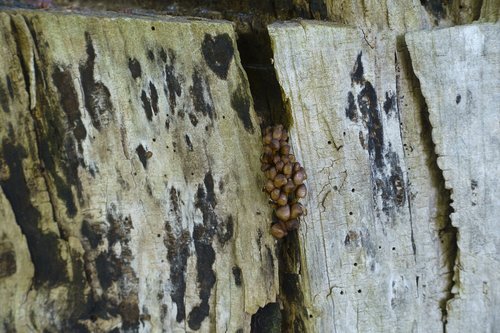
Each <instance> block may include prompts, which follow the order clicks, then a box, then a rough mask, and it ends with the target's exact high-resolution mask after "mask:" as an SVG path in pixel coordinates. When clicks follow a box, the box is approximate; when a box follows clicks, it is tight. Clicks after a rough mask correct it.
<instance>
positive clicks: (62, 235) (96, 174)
mask: <svg viewBox="0 0 500 333" xmlns="http://www.w3.org/2000/svg"><path fill="white" fill-rule="evenodd" d="M0 30H1V31H5V34H0V45H2V46H5V47H0V96H1V98H0V108H1V109H2V110H0V123H1V124H5V126H0V139H1V145H0V186H1V187H0V221H2V223H0V268H1V273H0V318H1V319H0V327H3V328H4V329H5V330H8V331H20V332H24V331H32V330H36V331H50V332H52V331H53V332H75V331H78V332H137V331H148V332H157V331H167V332H170V331H179V330H181V331H182V330H185V329H186V327H187V328H188V329H190V330H193V331H200V332H205V331H209V330H210V331H211V330H213V331H215V332H225V331H229V332H236V331H238V330H240V331H241V330H243V332H245V331H248V329H249V328H250V326H251V315H252V314H253V313H255V312H256V311H257V309H258V308H259V307H261V306H264V305H265V304H267V303H270V302H275V301H276V294H277V290H278V279H277V271H276V269H274V268H275V267H276V266H277V264H276V257H275V255H274V251H272V250H271V249H272V248H273V246H274V241H273V239H272V237H271V235H269V234H263V235H261V236H260V241H261V244H260V245H261V246H260V247H256V246H255V242H254V240H255V239H256V237H257V234H258V230H259V229H260V230H262V229H264V228H265V227H266V226H267V225H268V220H267V219H266V218H265V216H267V215H268V213H269V212H264V211H263V209H264V208H263V207H266V201H265V197H264V196H263V195H262V193H260V192H259V191H258V186H257V185H256V184H258V182H257V181H256V179H259V174H260V172H259V166H258V163H259V162H258V158H259V146H260V144H259V141H260V138H259V137H258V135H256V134H255V133H253V131H252V129H253V126H255V124H256V123H257V122H256V116H255V112H254V110H253V105H252V102H251V99H250V92H249V89H248V82H246V77H245V76H244V75H242V68H241V64H240V61H239V58H238V57H235V52H234V51H235V50H234V47H235V45H236V44H235V34H234V31H233V26H232V25H231V24H229V23H223V22H222V23H214V22H205V21H192V20H185V19H178V18H176V19H172V18H167V19H165V17H163V16H162V17H157V18H155V17H148V18H147V19H144V18H134V17H127V18H120V17H116V16H113V17H112V18H108V17H106V16H99V17H93V16H91V15H73V14H69V15H67V14H64V15H63V14H59V13H50V12H31V11H17V12H14V11H9V12H0ZM109 36H113V38H109ZM207 36H208V37H207ZM186 40H189V41H191V43H188V44H186V42H185V41H186ZM69 41H71V42H69ZM220 46H223V47H224V51H223V52H220V49H219V47H220ZM209 64H210V65H209ZM235 91H237V103H236V104H235V103H234V92H235ZM234 105H236V106H237V108H239V109H240V110H239V112H240V111H241V112H240V114H238V113H237V112H228V110H229V111H231V110H232V108H233V107H234ZM186 115H187V116H186ZM218 115H221V116H220V117H218ZM221 142H224V144H223V145H221ZM224 184H226V185H224ZM234 184H237V186H236V187H235V185H234ZM255 269H259V272H258V274H256V273H255ZM191 273H194V274H191ZM247 281H248V283H247ZM250 282H251V283H250ZM56 288H57V289H56ZM215 291H217V292H215ZM27 294H29V295H30V296H29V297H28V298H26V296H25V295H27ZM24 314H29V316H27V317H26V316H25V315H24ZM229 314H230V315H229Z"/></svg>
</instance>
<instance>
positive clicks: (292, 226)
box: [285, 219, 300, 231]
mask: <svg viewBox="0 0 500 333" xmlns="http://www.w3.org/2000/svg"><path fill="white" fill-rule="evenodd" d="M285 226H286V230H287V231H291V230H297V229H298V228H299V226H300V223H299V220H297V219H293V220H289V221H286V222H285Z"/></svg>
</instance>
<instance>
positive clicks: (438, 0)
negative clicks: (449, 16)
mask: <svg viewBox="0 0 500 333" xmlns="http://www.w3.org/2000/svg"><path fill="white" fill-rule="evenodd" d="M443 3H444V4H446V3H447V1H442V0H420V4H421V5H422V6H424V7H425V9H426V10H427V12H429V13H431V14H432V15H434V17H436V19H437V20H440V19H442V18H445V17H446V11H445V8H444V7H443Z"/></svg>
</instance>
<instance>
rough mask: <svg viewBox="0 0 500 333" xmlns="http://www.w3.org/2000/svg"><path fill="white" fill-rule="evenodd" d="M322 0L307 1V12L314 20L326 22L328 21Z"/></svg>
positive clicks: (325, 7) (324, 3)
mask: <svg viewBox="0 0 500 333" xmlns="http://www.w3.org/2000/svg"><path fill="white" fill-rule="evenodd" d="M326 3H327V2H326V1H324V0H310V1H309V11H310V12H311V16H312V17H313V18H314V19H316V20H326V19H328V9H327V5H326Z"/></svg>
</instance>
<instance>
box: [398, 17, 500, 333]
mask: <svg viewBox="0 0 500 333" xmlns="http://www.w3.org/2000/svg"><path fill="white" fill-rule="evenodd" d="M499 33H500V24H482V25H471V26H462V27H454V28H449V29H444V30H436V31H433V32H418V33H412V34H409V35H408V36H406V41H407V43H408V48H409V51H410V56H411V59H412V63H413V68H414V70H415V74H416V75H417V77H418V79H419V81H420V85H421V88H422V93H423V95H424V97H425V102H426V103H427V105H428V109H429V115H430V122H431V125H432V138H433V141H434V142H435V144H436V153H437V155H438V160H437V162H438V165H439V168H440V169H441V170H442V171H443V175H444V179H445V182H446V188H448V189H449V190H451V199H452V204H451V205H452V207H453V210H454V211H453V213H452V214H451V221H452V223H453V225H454V226H455V227H457V228H458V249H459V251H458V255H457V261H456V264H455V274H454V282H455V284H454V287H453V290H452V293H453V298H452V299H451V300H450V301H449V302H448V328H449V332H497V331H498V330H499V329H500V288H499V285H500V259H499V254H500V253H499V252H500V232H499V229H500V199H499V198H498V195H499V193H500V168H499V164H500V79H499V74H500V37H499V36H500V35H499ZM421 59H427V60H430V61H421Z"/></svg>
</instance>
